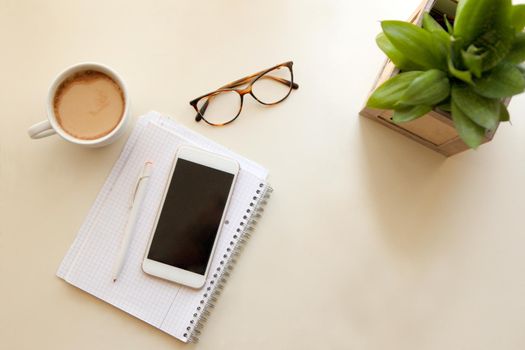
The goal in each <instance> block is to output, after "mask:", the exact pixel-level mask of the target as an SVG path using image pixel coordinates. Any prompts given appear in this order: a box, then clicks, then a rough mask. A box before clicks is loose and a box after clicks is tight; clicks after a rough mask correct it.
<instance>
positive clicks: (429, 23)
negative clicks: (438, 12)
mask: <svg viewBox="0 0 525 350" xmlns="http://www.w3.org/2000/svg"><path fill="white" fill-rule="evenodd" d="M423 28H424V29H426V30H428V31H429V32H431V33H432V32H443V33H445V34H446V35H447V36H448V34H447V32H446V31H445V29H444V28H443V27H442V26H441V24H439V23H438V21H436V20H435V19H434V17H432V16H431V15H430V14H429V13H428V12H425V13H424V14H423Z"/></svg>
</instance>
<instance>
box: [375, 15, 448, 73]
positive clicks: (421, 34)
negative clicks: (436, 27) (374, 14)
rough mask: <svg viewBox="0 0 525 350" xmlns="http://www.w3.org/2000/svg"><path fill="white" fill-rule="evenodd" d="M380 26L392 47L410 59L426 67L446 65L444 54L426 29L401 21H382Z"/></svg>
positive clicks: (442, 66)
mask: <svg viewBox="0 0 525 350" xmlns="http://www.w3.org/2000/svg"><path fill="white" fill-rule="evenodd" d="M381 26H382V28H383V31H384V33H385V35H386V36H387V37H388V39H389V40H390V42H391V43H392V44H393V45H394V47H395V48H396V49H398V50H399V51H400V52H401V53H402V54H403V55H405V57H410V60H411V61H413V62H415V63H416V64H418V65H420V66H422V67H424V68H426V69H431V68H438V69H439V68H444V67H446V56H443V54H442V53H441V52H440V50H438V49H437V48H436V46H435V45H434V44H433V37H432V35H431V33H429V32H428V31H426V30H424V29H423V28H420V27H418V26H416V25H414V24H411V23H406V22H402V21H384V22H382V23H381Z"/></svg>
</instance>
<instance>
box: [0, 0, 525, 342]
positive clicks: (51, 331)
mask: <svg viewBox="0 0 525 350" xmlns="http://www.w3.org/2000/svg"><path fill="white" fill-rule="evenodd" d="M417 5H418V0H410V1H408V0H403V1H401V0H398V1H392V0H371V1H364V2H359V3H357V2H355V1H349V0H341V1H336V0H331V1H316V2H314V1H299V0H297V1H283V0H282V1H278V0H275V1H274V0H271V1H241V0H224V1H142V2H133V1H102V0H97V1H93V0H91V1H84V2H79V1H36V0H35V1H15V0H0V45H1V51H0V77H1V79H0V106H1V108H2V115H1V116H0V132H1V136H0V218H1V220H0V278H1V282H0V348H1V349H92V348H94V349H378V350H379V349H381V350H383V349H403V350H407V349H414V350H416V349H417V350H421V349H439V350H441V349H524V348H525V332H524V329H525V254H524V252H523V251H524V248H525V229H524V225H523V222H524V216H525V214H524V207H525V206H524V199H523V198H524V197H525V118H524V115H523V114H524V112H525V97H523V96H521V97H518V98H515V99H514V101H513V102H512V104H511V106H510V111H511V114H512V115H513V125H512V126H511V125H510V124H508V125H503V126H502V127H501V128H500V130H499V131H498V134H497V135H496V138H495V140H494V141H493V142H492V143H491V144H490V145H487V146H484V147H481V148H480V149H479V150H478V151H476V152H466V153H464V154H461V155H459V156H456V157H453V158H450V159H446V158H443V157H442V156H440V155H438V154H436V153H434V152H432V151H429V150H427V149H426V148H424V147H422V146H420V145H419V144H416V143H414V142H413V141H411V140H408V139H406V138H404V137H403V136H400V135H398V134H396V133H394V132H392V131H390V130H388V129H386V128H384V127H382V126H380V125H379V124H376V123H374V122H371V121H369V120H365V119H362V118H360V117H358V111H359V109H360V107H361V106H362V104H363V102H364V100H365V98H366V95H367V93H368V90H369V88H370V87H371V85H372V83H373V81H374V78H375V76H376V74H377V72H378V69H379V67H380V65H381V63H382V61H383V55H382V54H381V52H380V51H379V50H378V49H377V48H376V46H375V44H374V37H375V35H376V34H377V33H378V31H379V23H378V21H379V20H380V19H405V18H407V17H408V15H409V14H410V13H411V12H412V10H413V9H414V8H415V7H416V6H417ZM288 59H292V60H294V61H295V73H296V80H297V82H298V83H299V84H300V85H301V87H300V89H299V90H298V91H296V92H294V93H293V94H292V96H291V97H290V98H289V99H288V100H287V101H286V102H285V103H283V104H282V105H279V106H277V107H273V108H263V107H261V106H259V105H257V104H256V103H254V102H253V101H248V103H247V104H246V107H245V109H244V111H243V115H242V116H241V118H240V119H238V120H237V121H236V122H235V123H234V124H233V125H231V126H230V127H226V128H212V127H209V126H207V125H204V124H197V123H195V122H194V121H193V118H192V117H193V112H192V109H191V107H190V106H189V104H188V101H189V100H190V99H192V98H194V97H196V96H198V95H200V94H201V93H204V92H207V91H208V90H210V89H214V88H216V87H218V86H220V85H221V84H223V83H226V82H229V81H231V80H233V79H236V78H239V77H241V76H243V75H245V74H248V73H252V72H255V71H256V70H258V69H262V68H265V67H267V66H271V65H274V64H277V63H280V62H283V61H286V60H288ZM85 60H95V61H100V62H103V63H106V64H108V65H110V66H112V67H113V68H115V69H116V70H118V71H119V72H120V73H121V74H122V75H123V76H124V77H125V80H126V81H127V84H128V87H129V91H130V99H131V101H132V115H133V120H136V118H137V117H138V116H140V115H141V114H144V113H145V112H147V111H149V110H152V109H154V110H158V111H160V112H163V113H166V114H168V115H170V116H172V118H174V119H175V120H176V121H178V122H180V123H182V124H184V125H186V126H188V127H190V128H192V129H193V130H195V131H197V132H200V133H202V134H204V135H206V136H207V137H209V138H211V139H213V140H215V141H218V142H220V143H222V144H224V145H226V146H228V147H230V148H231V149H233V150H235V151H237V152H239V153H241V154H243V155H245V156H247V157H249V158H251V159H253V160H255V161H257V162H259V163H261V164H263V165H264V166H266V167H267V168H268V169H270V180H271V183H272V184H273V186H274V187H275V192H274V196H273V197H272V200H271V202H270V205H269V206H268V208H267V211H266V214H265V217H264V218H263V220H262V222H261V224H260V226H259V227H258V229H257V231H256V234H255V235H254V236H253V238H252V240H251V241H250V242H249V244H248V246H247V248H246V249H245V250H244V253H243V256H242V257H241V259H240V264H238V265H237V268H236V270H235V271H234V273H233V275H232V278H231V280H230V282H229V283H228V285H227V287H226V289H225V291H224V293H223V295H222V296H221V298H220V299H219V302H218V304H217V306H216V308H215V309H214V310H213V313H212V315H211V317H210V319H209V321H208V323H207V325H206V327H205V329H204V332H203V334H202V337H201V341H200V343H199V344H197V345H184V344H183V343H181V342H179V341H178V340H176V339H174V338H172V337H170V336H168V335H166V334H164V333H163V332H161V331H158V330H157V329H155V328H153V327H151V326H148V325H146V324H145V323H143V322H141V321H139V320H137V319H135V318H133V317H131V316H129V315H127V314H125V313H124V312H121V311H119V310H117V309H115V308H113V307H111V306H109V305H107V304H105V303H104V302H101V301H99V300H97V299H96V298H94V297H92V296H90V295H88V294H86V293H84V292H81V291H80V290H77V289H76V288H74V287H72V286H70V285H68V284H67V283H65V282H63V281H62V280H60V279H59V278H57V277H56V276H55V272H56V269H57V267H58V265H59V263H60V261H61V259H62V257H63V256H64V254H65V253H66V251H67V249H68V248H69V246H70V244H71V243H72V241H73V239H74V237H75V234H76V231H77V229H78V228H79V226H80V225H81V223H82V221H83V219H84V217H85V215H86V213H87V211H88V209H89V208H90V206H91V204H92V203H93V200H94V198H95V196H96V194H97V192H98V190H99V189H100V187H101V185H102V184H103V182H104V180H105V178H106V176H107V175H108V173H109V171H110V169H111V167H112V165H113V162H114V161H115V160H116V159H117V157H118V154H119V152H120V150H121V148H122V146H123V144H124V142H125V137H124V138H121V139H120V140H119V141H117V142H116V143H115V144H113V145H111V146H109V147H106V148H103V149H84V148H80V147H77V146H73V145H70V144H67V143H66V142H65V141H62V140H61V139H59V137H56V136H55V137H50V138H47V139H43V140H36V141H33V140H30V139H29V137H28V136H27V134H26V130H27V128H28V127H29V126H30V125H31V124H33V123H36V122H38V121H40V120H42V119H43V118H44V117H45V105H44V100H45V96H46V93H47V88H48V85H49V83H50V81H51V80H52V79H53V77H54V76H55V74H57V73H58V72H59V71H60V70H62V69H63V68H65V67H66V66H68V65H71V64H73V63H76V62H79V61H85ZM130 131H131V128H129V129H128V130H127V134H128V135H129V132H130Z"/></svg>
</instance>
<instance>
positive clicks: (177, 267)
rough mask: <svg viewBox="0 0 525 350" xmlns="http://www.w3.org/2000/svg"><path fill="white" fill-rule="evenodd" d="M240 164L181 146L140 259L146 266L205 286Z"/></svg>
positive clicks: (160, 274)
mask: <svg viewBox="0 0 525 350" xmlns="http://www.w3.org/2000/svg"><path fill="white" fill-rule="evenodd" d="M238 172H239V164H238V163H237V162H236V161H234V160H232V159H229V158H225V157H222V156H219V155H216V154H213V153H210V152H206V151H203V150H199V149H196V148H192V147H187V146H183V147H180V148H179V150H178V152H177V156H176V157H175V161H174V164H173V168H172V170H171V174H170V176H169V181H168V182H167V184H166V189H165V192H164V197H163V199H162V201H161V206H160V208H159V210H158V213H157V218H156V221H155V225H154V226H153V231H152V233H151V236H150V240H149V243H148V248H147V249H146V254H145V256H144V261H143V262H142V269H143V270H144V272H146V273H148V274H150V275H153V276H157V277H160V278H163V279H166V280H169V281H173V282H177V283H180V284H183V285H186V286H188V287H192V288H201V287H202V286H203V285H204V282H205V281H206V276H207V274H208V270H209V268H210V263H211V260H212V257H213V253H214V251H215V246H216V244H217V237H218V236H219V233H220V231H221V228H222V226H223V221H224V216H225V213H226V209H227V208H228V204H229V202H230V198H231V195H232V192H233V186H234V184H235V180H236V178H237V174H238Z"/></svg>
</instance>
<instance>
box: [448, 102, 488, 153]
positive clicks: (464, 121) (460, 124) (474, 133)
mask: <svg viewBox="0 0 525 350" xmlns="http://www.w3.org/2000/svg"><path fill="white" fill-rule="evenodd" d="M452 121H453V122H454V126H455V127H456V131H457V132H458V134H459V137H461V139H462V140H463V142H465V143H466V144H467V146H469V147H470V148H478V147H479V145H481V143H482V142H483V139H484V138H485V129H483V128H482V127H480V126H479V125H477V124H475V123H474V122H472V120H470V119H469V117H467V116H466V115H465V114H464V113H463V112H462V111H461V109H460V108H458V106H456V104H455V103H452Z"/></svg>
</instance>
